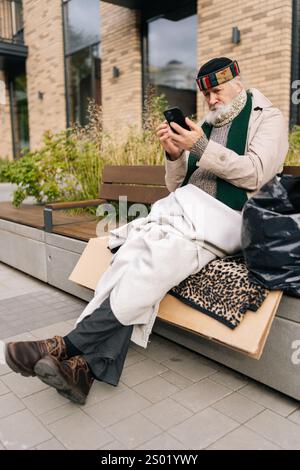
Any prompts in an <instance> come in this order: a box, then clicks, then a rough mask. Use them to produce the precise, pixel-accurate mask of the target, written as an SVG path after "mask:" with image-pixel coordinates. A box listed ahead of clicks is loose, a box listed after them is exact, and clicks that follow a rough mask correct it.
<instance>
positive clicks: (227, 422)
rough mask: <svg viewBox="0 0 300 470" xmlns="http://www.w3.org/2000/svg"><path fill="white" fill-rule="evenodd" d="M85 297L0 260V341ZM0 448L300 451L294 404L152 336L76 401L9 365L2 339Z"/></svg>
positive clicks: (37, 334) (64, 324)
mask: <svg viewBox="0 0 300 470" xmlns="http://www.w3.org/2000/svg"><path fill="white" fill-rule="evenodd" d="M84 305H85V303H84V302H82V301H80V300H78V299H76V298H74V297H72V296H70V295H67V294H64V293H62V292H60V291H58V290H57V289H54V288H51V287H49V286H47V285H45V284H43V283H42V282H39V281H37V280H35V279H32V278H30V277H29V276H26V275H24V274H22V273H20V272H18V271H16V270H14V269H12V268H9V267H7V266H5V265H0V337H1V338H2V340H4V339H5V340H7V339H8V337H12V336H14V337H17V338H19V339H20V340H25V339H30V338H46V337H50V336H52V335H54V334H61V335H63V334H66V333H68V332H69V331H70V329H71V328H72V326H73V324H74V319H75V318H76V317H77V316H78V314H79V313H80V312H81V311H82V309H83V307H84ZM16 335H17V336H16ZM0 449H1V450H2V449H108V450H115V449H172V450H175V449H197V450H200V449H300V402H298V401H295V400H292V399H291V398H288V397H287V396H284V395H282V394H280V393H278V392H276V391H274V390H272V389H270V388H268V387H265V386H263V385H261V384H258V383H257V382H254V381H253V380H250V379H248V378H246V377H244V376H242V375H240V374H237V373H236V372H233V371H231V370H230V369H228V368H226V367H224V366H222V365H220V364H218V363H216V362H213V361H211V360H208V359H206V358H205V357H203V356H200V355H198V354H196V353H194V352H191V351H188V350H187V349H185V348H183V347H181V346H178V345H176V344H174V343H172V342H170V341H168V340H165V339H163V338H161V337H159V336H157V335H154V334H153V335H152V336H151V343H150V344H149V346H148V348H147V349H143V348H140V347H138V346H136V345H134V344H132V345H131V347H130V350H129V353H128V356H127V358H126V363H125V368H124V371H123V374H122V377H121V382H120V384H119V385H118V386H117V387H113V386H110V385H108V384H105V383H101V382H96V383H94V385H93V388H92V390H91V393H90V395H89V398H88V401H87V404H86V405H85V406H77V405H75V404H73V403H71V402H69V401H68V400H67V399H65V398H63V397H62V396H60V395H59V394H58V393H57V392H56V391H55V390H54V389H52V388H50V387H48V386H46V385H45V384H43V383H42V382H40V381H39V380H38V379H36V378H24V377H22V376H20V375H18V374H14V373H12V372H11V371H10V369H9V368H8V367H7V366H6V365H5V364H4V358H3V343H1V348H0Z"/></svg>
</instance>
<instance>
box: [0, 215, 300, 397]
mask: <svg viewBox="0 0 300 470" xmlns="http://www.w3.org/2000/svg"><path fill="white" fill-rule="evenodd" d="M0 238H1V244H0V261H2V262H4V263H6V264H8V265H10V266H13V267H14V268H17V269H19V270H20V271H23V272H25V273H27V274H30V275H31V276H33V277H36V278H38V279H40V280H42V281H44V282H47V283H48V284H50V285H52V286H55V287H57V288H59V289H61V290H63V291H65V292H68V293H70V294H73V295H75V296H77V297H79V298H81V299H83V300H86V301H89V300H91V298H92V297H93V292H92V291H91V290H89V289H86V288H84V287H81V286H78V285H75V284H74V283H73V282H70V281H69V280H68V277H69V275H70V273H71V271H72V270H73V268H74V266H75V265H76V263H77V261H78V259H79V257H80V255H81V253H82V252H83V250H84V248H85V246H86V243H85V242H81V241H78V240H74V239H71V238H67V237H64V236H60V235H55V234H52V233H51V234H50V233H45V232H43V231H41V230H38V229H34V228H31V227H26V226H24V225H21V224H17V223H14V222H7V221H5V220H0ZM153 331H154V332H155V333H157V334H160V335H161V336H163V337H165V338H168V339H170V340H172V341H175V342H176V343H178V344H181V345H183V346H185V347H187V348H189V349H191V350H193V351H196V352H198V353H200V354H203V355H204V356H206V357H208V358H211V359H213V360H215V361H218V362H220V363H221V364H224V365H226V366H228V367H230V368H232V369H234V370H236V371H238V372H241V373H242V374H245V375H247V376H249V377H251V378H253V379H255V380H257V381H259V382H261V383H263V384H266V385H268V386H270V387H273V388H274V389H276V390H279V391H281V392H283V393H285V394H287V395H289V396H291V397H293V398H296V399H297V400H300V299H296V298H292V297H288V296H284V297H283V300H282V301H281V304H280V307H279V309H278V312H277V314H276V317H275V320H274V323H273V325H272V328H271V332H270V335H269V337H268V339H267V343H266V346H265V349H264V352H263V355H262V357H261V359H260V360H259V361H257V360H255V359H251V358H249V357H247V356H245V355H243V354H240V353H238V352H235V351H233V350H232V349H230V348H227V347H224V346H222V345H219V344H217V343H215V342H213V341H209V340H206V339H205V338H202V337H201V336H199V335H196V334H194V333H192V332H188V331H185V330H183V329H181V328H178V327H175V326H173V325H170V324H167V323H165V322H163V321H162V320H160V319H157V320H156V322H155V325H154V330H153Z"/></svg>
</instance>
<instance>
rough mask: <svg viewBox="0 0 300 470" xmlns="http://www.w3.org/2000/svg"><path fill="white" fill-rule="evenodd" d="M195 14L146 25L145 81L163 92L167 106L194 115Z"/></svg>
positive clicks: (195, 72)
mask: <svg viewBox="0 0 300 470" xmlns="http://www.w3.org/2000/svg"><path fill="white" fill-rule="evenodd" d="M196 75H197V15H192V16H189V17H187V18H184V19H181V20H179V21H170V20H167V19H165V18H159V19H155V20H153V21H149V22H148V70H147V77H146V78H147V82H148V83H151V84H152V85H155V87H156V89H157V93H158V94H161V93H164V94H165V95H166V98H167V100H168V103H169V105H170V106H179V107H180V108H181V109H182V110H183V112H184V113H185V114H187V115H191V114H195V113H196V82H195V77H196Z"/></svg>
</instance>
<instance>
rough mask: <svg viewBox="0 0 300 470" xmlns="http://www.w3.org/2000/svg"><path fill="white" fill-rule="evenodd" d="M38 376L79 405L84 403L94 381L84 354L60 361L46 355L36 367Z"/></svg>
mask: <svg viewBox="0 0 300 470" xmlns="http://www.w3.org/2000/svg"><path fill="white" fill-rule="evenodd" d="M34 371H35V373H36V376H37V377H38V378H39V379H40V380H42V381H43V382H44V383H46V384H47V385H50V386H51V387H54V388H56V390H57V391H58V393H60V394H61V395H63V396H64V397H66V398H68V399H69V400H71V401H73V402H74V403H78V404H79V405H84V404H85V402H86V398H87V396H88V394H89V391H90V388H91V386H92V383H93V381H94V378H93V376H92V373H91V370H90V368H89V366H88V363H87V362H86V360H85V359H84V358H83V357H82V356H74V357H71V358H70V359H68V360H67V361H62V362H60V361H58V360H57V359H56V358H55V357H53V356H50V355H49V356H45V357H44V358H43V359H41V360H40V361H39V362H37V363H36V365H35V367H34Z"/></svg>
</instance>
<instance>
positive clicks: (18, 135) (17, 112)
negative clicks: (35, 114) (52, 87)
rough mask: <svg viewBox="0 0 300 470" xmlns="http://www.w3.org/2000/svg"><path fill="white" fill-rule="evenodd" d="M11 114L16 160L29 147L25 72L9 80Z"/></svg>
mask: <svg viewBox="0 0 300 470" xmlns="http://www.w3.org/2000/svg"><path fill="white" fill-rule="evenodd" d="M9 94H10V113H11V124H12V138H13V153H14V158H16V157H19V156H21V151H22V150H23V149H24V148H26V147H29V125H28V103H27V92H26V74H25V72H19V73H16V74H15V75H14V76H13V77H11V78H10V79H9Z"/></svg>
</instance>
